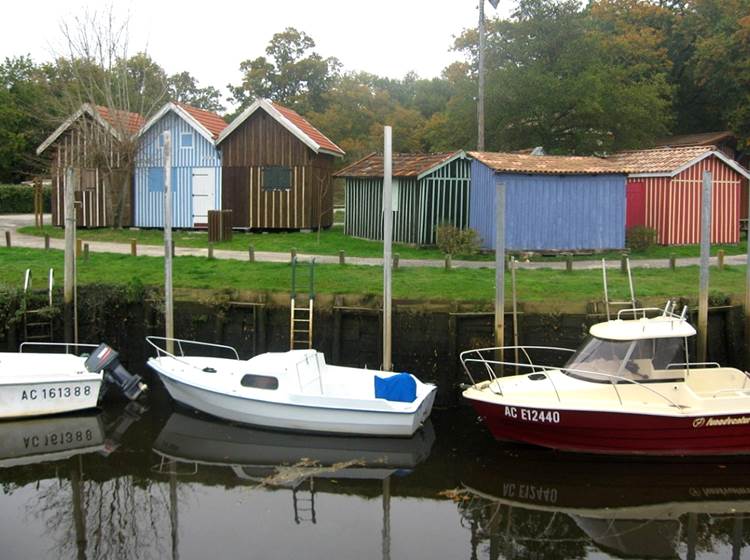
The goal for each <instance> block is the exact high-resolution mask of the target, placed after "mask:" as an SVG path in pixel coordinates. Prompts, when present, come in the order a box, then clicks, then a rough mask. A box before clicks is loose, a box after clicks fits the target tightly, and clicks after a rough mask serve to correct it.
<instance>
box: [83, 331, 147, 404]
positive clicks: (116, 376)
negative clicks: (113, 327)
mask: <svg viewBox="0 0 750 560" xmlns="http://www.w3.org/2000/svg"><path fill="white" fill-rule="evenodd" d="M119 356H120V355H119V354H118V353H117V352H115V351H114V350H113V349H112V348H111V347H109V346H107V345H106V344H104V343H103V342H102V343H101V344H100V345H99V346H98V347H97V349H96V350H94V351H93V352H92V353H91V355H90V356H89V357H88V359H87V360H86V362H85V364H84V365H85V366H86V369H87V370H89V371H90V372H91V373H99V372H100V371H103V372H104V380H105V381H107V382H108V383H111V384H112V385H115V386H116V387H118V388H119V389H120V391H122V393H123V394H124V395H125V396H126V397H128V398H129V399H130V400H131V401H134V400H135V399H137V398H138V397H139V396H140V394H141V393H142V392H143V391H145V390H146V384H145V383H141V376H140V375H133V374H131V373H130V372H129V371H128V370H126V369H125V368H124V367H123V365H122V364H121V363H120V360H119V359H118V358H119Z"/></svg>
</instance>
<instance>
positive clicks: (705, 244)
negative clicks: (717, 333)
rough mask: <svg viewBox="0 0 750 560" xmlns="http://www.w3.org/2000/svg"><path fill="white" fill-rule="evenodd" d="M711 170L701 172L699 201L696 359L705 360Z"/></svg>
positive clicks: (709, 250)
mask: <svg viewBox="0 0 750 560" xmlns="http://www.w3.org/2000/svg"><path fill="white" fill-rule="evenodd" d="M711 189H712V180H711V172H710V171H704V172H703V191H702V196H701V198H702V201H701V271H700V293H699V295H698V345H697V346H698V361H699V362H705V361H706V343H707V341H708V266H709V256H710V252H711Z"/></svg>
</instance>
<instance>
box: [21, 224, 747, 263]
mask: <svg viewBox="0 0 750 560" xmlns="http://www.w3.org/2000/svg"><path fill="white" fill-rule="evenodd" d="M19 231H20V232H21V233H24V234H26V235H38V236H43V235H44V234H45V233H47V234H49V236H50V237H54V238H60V239H61V238H63V237H64V230H63V229H62V228H58V227H52V226H45V227H44V228H37V227H34V226H26V227H23V228H20V230H19ZM77 235H78V237H79V238H80V239H83V240H85V241H113V242H119V243H130V240H131V239H136V240H137V241H138V243H139V244H141V245H162V244H163V243H164V238H163V232H162V231H161V230H156V229H143V230H130V229H79V230H78V233H77ZM173 237H174V240H175V244H176V245H177V246H178V247H200V248H205V247H207V246H208V234H207V233H206V232H205V231H192V230H177V231H174V232H173ZM249 245H252V246H253V247H254V248H255V250H256V251H274V252H280V253H288V252H289V251H290V250H291V249H292V248H295V249H297V251H298V252H300V253H307V254H317V255H338V253H339V251H341V250H343V251H344V252H345V253H346V255H347V256H350V257H382V256H383V244H382V242H380V241H370V240H367V239H357V238H354V237H349V236H347V235H345V234H344V229H343V227H341V226H334V227H332V228H330V229H328V230H324V231H321V232H320V240H318V234H317V233H316V232H310V233H303V232H299V231H297V232H274V233H242V232H235V233H234V234H233V237H232V240H231V241H226V242H222V243H217V244H215V246H216V248H217V249H233V250H237V251H243V252H244V251H247V248H248V246H249ZM720 249H722V250H724V252H725V254H726V255H739V254H745V253H746V252H747V242H746V241H744V240H743V241H742V242H740V243H739V244H737V245H714V246H713V247H712V248H711V254H712V255H716V254H717V253H718V251H719V250H720ZM393 252H394V253H398V254H399V256H400V257H401V258H403V259H439V260H442V259H443V258H444V255H443V254H442V252H441V251H440V250H439V249H437V248H435V247H431V248H420V247H414V246H410V245H403V244H399V243H396V244H394V246H393ZM672 254H674V255H675V256H676V257H677V258H684V257H697V256H699V255H700V247H699V246H698V245H683V246H675V247H663V246H654V247H651V248H649V249H648V250H646V251H634V252H632V253H631V254H630V258H631V259H668V258H669V257H670V256H671V255H672ZM621 255H622V253H621V252H620V251H609V252H605V253H597V254H593V255H575V256H574V257H573V258H574V260H592V259H601V258H606V259H619V258H620V257H621ZM494 258H495V257H494V254H492V253H486V252H485V253H480V254H476V255H457V256H455V257H454V259H466V260H479V261H492V260H494ZM519 258H523V256H522V255H521V256H519ZM531 260H534V261H543V262H549V261H561V260H565V257H564V256H559V255H558V256H542V255H540V254H535V255H533V256H532V257H531Z"/></svg>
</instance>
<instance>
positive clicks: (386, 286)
mask: <svg viewBox="0 0 750 560" xmlns="http://www.w3.org/2000/svg"><path fill="white" fill-rule="evenodd" d="M391 134H392V133H391V127H390V126H386V127H385V128H384V129H383V369H384V370H385V371H391V369H392V368H393V362H392V360H391V353H392V347H391V337H392V336H393V329H392V327H391V315H392V301H391V300H392V292H391V284H392V270H391V266H392V261H393V257H392V252H391V244H392V243H393V200H392V198H393V185H392V182H393V177H392V175H393V169H392V155H391V146H392V139H391V138H392V136H391Z"/></svg>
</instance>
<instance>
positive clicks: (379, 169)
mask: <svg viewBox="0 0 750 560" xmlns="http://www.w3.org/2000/svg"><path fill="white" fill-rule="evenodd" d="M461 153H462V152H443V153H435V154H393V160H392V175H393V177H418V176H419V175H421V174H422V173H424V172H426V171H429V170H430V169H432V168H434V167H437V166H439V165H440V164H442V163H445V162H447V161H449V160H450V159H452V158H453V157H455V156H456V155H458V154H461ZM382 176H383V154H376V153H373V154H369V155H367V156H365V157H363V158H362V159H360V160H359V161H355V162H354V163H352V164H350V165H348V166H346V167H344V168H343V169H341V170H340V171H337V172H336V173H334V177H382Z"/></svg>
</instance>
